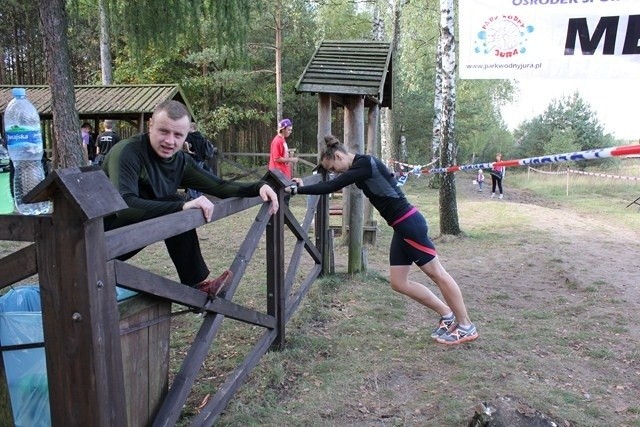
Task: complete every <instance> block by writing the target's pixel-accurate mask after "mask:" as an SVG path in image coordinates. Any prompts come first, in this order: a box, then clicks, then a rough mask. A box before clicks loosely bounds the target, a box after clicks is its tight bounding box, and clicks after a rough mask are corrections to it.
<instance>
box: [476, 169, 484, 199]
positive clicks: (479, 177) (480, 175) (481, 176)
mask: <svg viewBox="0 0 640 427" xmlns="http://www.w3.org/2000/svg"><path fill="white" fill-rule="evenodd" d="M476 181H478V193H482V185H483V184H484V172H482V169H478V175H477V176H476Z"/></svg>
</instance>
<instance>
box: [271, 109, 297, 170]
mask: <svg viewBox="0 0 640 427" xmlns="http://www.w3.org/2000/svg"><path fill="white" fill-rule="evenodd" d="M291 132H293V123H292V122H291V120H290V119H283V120H280V123H278V134H277V135H276V136H275V137H274V138H273V140H272V141H271V149H270V151H269V170H279V171H281V172H282V173H283V174H284V176H286V177H287V178H288V179H291V178H292V177H293V170H292V167H291V166H292V165H294V164H296V163H298V158H297V157H289V147H288V146H287V138H289V137H290V136H291Z"/></svg>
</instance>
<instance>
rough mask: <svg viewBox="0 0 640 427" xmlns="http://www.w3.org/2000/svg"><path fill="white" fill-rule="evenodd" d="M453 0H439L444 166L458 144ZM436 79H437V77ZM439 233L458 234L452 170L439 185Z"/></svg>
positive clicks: (452, 161)
mask: <svg viewBox="0 0 640 427" xmlns="http://www.w3.org/2000/svg"><path fill="white" fill-rule="evenodd" d="M454 16H455V13H454V0H440V39H439V42H438V58H440V63H439V68H441V70H439V71H440V72H439V73H438V74H440V75H441V81H442V88H441V93H438V92H436V98H437V97H438V96H440V97H441V99H442V111H441V115H440V120H439V124H440V147H439V152H440V163H441V164H442V165H444V166H452V165H455V164H456V151H457V144H456V139H455V118H456V80H455V78H456V66H457V64H456V42H455V33H454ZM436 81H437V79H436ZM439 197H440V206H439V208H440V233H441V234H453V235H459V234H460V225H459V221H458V207H457V201H456V180H455V174H454V173H445V174H444V175H443V176H442V183H441V186H440V193H439Z"/></svg>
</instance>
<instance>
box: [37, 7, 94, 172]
mask: <svg viewBox="0 0 640 427" xmlns="http://www.w3.org/2000/svg"><path fill="white" fill-rule="evenodd" d="M38 14H39V16H40V26H41V28H42V38H43V41H44V51H45V58H46V62H47V69H48V70H49V86H50V87H51V99H52V110H53V134H54V141H53V145H52V146H53V151H54V168H58V167H60V168H69V167H74V166H82V165H85V164H87V159H86V158H84V155H83V150H82V139H81V137H80V125H79V123H78V122H79V119H78V112H77V110H76V96H75V92H74V87H73V77H72V74H71V61H70V58H69V44H68V41H67V22H66V21H67V19H66V12H65V1H64V0H39V1H38Z"/></svg>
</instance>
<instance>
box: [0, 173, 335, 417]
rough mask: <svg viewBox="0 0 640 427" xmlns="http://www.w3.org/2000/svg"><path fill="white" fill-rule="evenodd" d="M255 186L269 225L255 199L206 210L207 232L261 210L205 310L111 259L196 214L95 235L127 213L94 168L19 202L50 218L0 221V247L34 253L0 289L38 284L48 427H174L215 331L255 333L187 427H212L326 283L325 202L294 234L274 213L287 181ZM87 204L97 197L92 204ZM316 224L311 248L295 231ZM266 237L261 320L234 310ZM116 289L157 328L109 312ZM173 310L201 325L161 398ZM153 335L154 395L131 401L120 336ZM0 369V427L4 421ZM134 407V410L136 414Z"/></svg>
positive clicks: (6, 263) (52, 181)
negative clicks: (290, 245)
mask: <svg viewBox="0 0 640 427" xmlns="http://www.w3.org/2000/svg"><path fill="white" fill-rule="evenodd" d="M265 179H266V180H267V182H269V184H270V185H272V186H273V187H274V188H275V189H276V191H277V194H278V198H279V201H280V207H281V209H280V210H279V211H278V212H277V213H276V214H275V215H269V213H268V206H267V205H266V204H264V203H263V202H262V200H261V199H260V198H258V197H256V198H250V199H248V198H243V199H227V200H224V201H222V202H220V203H217V204H216V208H215V210H214V213H213V221H217V220H220V219H222V218H226V217H229V216H231V215H234V214H236V213H239V212H242V211H245V210H246V209H249V208H252V207H254V206H258V205H260V204H262V206H261V208H260V209H259V211H258V213H257V215H256V217H255V221H253V223H252V225H251V227H250V228H249V230H248V232H247V235H246V236H245V238H244V241H243V242H242V243H241V245H240V248H239V250H238V252H237V254H236V256H235V258H234V260H233V262H232V263H231V266H230V267H229V268H230V270H231V271H233V273H234V275H233V279H232V283H231V286H230V288H229V289H228V291H227V292H226V295H225V297H224V298H217V299H214V300H210V299H208V296H207V295H206V294H205V293H204V292H201V291H199V290H196V289H194V288H190V287H187V286H184V285H182V284H180V283H178V282H175V281H173V280H170V279H167V278H165V277H162V276H159V275H157V274H153V273H151V272H149V271H146V270H144V269H141V268H138V267H135V266H133V265H130V264H128V263H126V262H122V261H119V260H117V259H116V258H117V257H118V256H120V255H122V254H125V253H128V252H130V251H133V250H136V249H140V248H143V247H145V246H148V245H150V244H152V243H155V242H159V241H161V240H164V239H167V238H169V237H172V236H175V235H177V234H180V233H183V232H185V231H188V230H191V229H194V228H197V227H200V226H203V225H204V224H205V220H204V218H203V216H202V213H201V212H200V210H187V211H183V212H179V213H175V214H171V215H166V216H163V217H161V218H155V219H151V220H148V221H144V222H141V223H139V224H134V225H130V226H126V227H122V228H119V229H115V230H111V231H108V232H105V231H104V228H103V217H104V216H106V215H109V214H111V213H113V212H116V211H118V210H120V209H123V208H125V207H126V205H125V203H124V201H123V200H122V198H121V197H120V195H119V194H118V192H117V191H116V189H115V188H114V187H113V186H112V185H111V183H110V182H109V180H108V178H107V177H106V175H105V174H104V173H103V172H102V170H100V169H99V168H97V167H83V168H69V169H60V170H56V171H54V172H52V173H51V174H49V176H48V177H47V178H46V179H45V180H44V181H43V182H42V183H40V184H39V185H38V186H37V187H36V188H35V189H34V190H33V191H32V192H30V193H29V195H27V197H26V200H29V201H33V202H35V201H41V200H46V199H49V198H51V199H53V204H54V211H53V214H51V215H44V216H21V215H0V240H9V241H16V242H34V243H32V244H31V245H28V246H25V247H23V248H22V249H19V250H16V251H15V252H13V253H11V254H9V255H7V256H5V257H3V258H2V259H0V271H3V274H2V276H0V289H2V288H5V287H7V286H10V285H12V284H14V283H16V282H19V281H21V280H24V279H26V278H28V277H30V276H32V275H34V274H37V275H38V279H39V285H40V294H41V302H42V319H43V329H44V340H45V343H44V347H45V354H46V364H47V379H48V387H49V402H50V408H51V420H52V424H53V426H65V427H66V426H88V425H92V426H127V425H128V426H131V427H133V426H146V425H152V426H172V425H174V424H175V423H176V422H177V420H178V418H179V417H180V413H181V410H182V408H183V406H184V405H185V402H186V400H187V398H188V396H189V393H190V391H191V389H192V387H193V384H194V382H195V379H196V376H197V374H198V371H199V370H200V368H201V367H202V365H203V362H204V360H205V358H206V357H207V353H208V351H209V349H210V348H211V346H212V345H213V342H214V340H215V338H216V335H217V333H218V331H219V329H220V327H221V325H222V322H223V320H224V319H225V318H227V317H228V318H231V319H234V320H237V321H241V322H245V323H247V324H251V325H255V326H258V327H261V328H264V332H263V333H262V335H260V336H259V337H258V339H257V341H256V342H255V344H254V345H253V348H252V349H251V351H250V352H249V353H248V354H247V355H246V357H245V359H244V360H243V361H242V362H241V363H240V364H239V365H238V366H237V368H236V369H235V370H234V371H233V372H232V373H231V374H230V375H229V376H228V377H227V379H226V381H225V382H224V383H223V384H222V386H221V387H220V388H219V389H218V390H217V392H216V394H215V395H214V396H213V398H212V399H210V401H209V403H208V404H206V405H205V406H204V407H203V408H201V412H200V413H199V414H198V415H197V416H196V417H195V419H194V420H192V425H194V426H205V425H212V424H213V423H214V422H215V420H216V419H217V418H218V417H219V415H220V414H221V412H222V411H223V410H224V408H225V407H226V405H227V404H228V402H229V401H230V399H231V398H232V396H233V394H234V393H235V392H236V390H237V389H238V388H239V387H240V385H241V384H242V383H243V382H244V381H245V379H246V377H247V375H248V374H249V373H250V372H251V370H252V369H253V368H254V367H255V366H256V365H257V364H258V362H259V360H260V358H261V357H262V355H264V354H265V352H267V351H268V350H269V349H280V348H282V347H283V345H284V343H285V325H286V323H287V321H288V320H289V318H290V317H291V315H292V314H293V313H294V311H295V310H296V308H297V307H298V306H299V304H300V302H301V301H302V299H303V298H304V296H305V295H306V293H307V292H308V290H309V288H310V286H311V285H312V284H313V282H314V281H315V280H316V278H317V277H318V276H320V275H321V274H323V272H327V271H328V266H327V265H326V264H327V259H328V253H330V250H328V249H329V248H328V246H327V245H328V244H329V242H330V237H329V234H328V233H329V231H328V230H329V227H328V221H329V219H328V218H329V217H328V203H327V198H326V196H314V197H313V198H312V202H313V203H311V206H312V207H311V208H310V209H309V210H308V211H307V213H306V215H305V218H304V219H303V221H302V225H300V221H299V220H298V219H297V218H296V217H295V216H294V215H293V214H292V213H291V211H290V210H289V208H288V206H287V205H286V204H285V203H284V186H285V185H286V179H284V177H283V176H282V175H281V174H280V173H279V172H275V173H274V172H269V173H268V174H267V175H266V176H265ZM322 179H326V176H325V177H323V176H322V175H319V174H318V175H313V176H311V177H308V178H307V179H306V180H305V181H307V182H308V183H312V182H318V181H320V180H322ZM97 194H99V195H100V196H99V197H96V195H97ZM314 218H315V227H316V228H315V230H316V232H315V234H314V236H315V241H311V239H310V238H309V234H308V233H307V232H306V231H305V230H307V228H308V227H309V225H310V224H311V222H312V220H313V219H314ZM287 230H288V231H289V232H290V233H291V234H292V235H293V236H294V237H295V244H294V249H293V251H292V254H291V258H290V259H289V260H288V269H287V270H286V271H285V259H284V258H285V255H284V248H285V247H284V245H285V243H284V242H285V239H284V236H285V232H286V231H287ZM265 233H266V257H267V271H266V288H267V291H266V297H265V303H266V304H265V305H266V309H265V310H264V311H259V310H255V309H252V308H248V307H244V306H242V305H239V304H236V303H234V302H233V301H232V299H233V295H234V294H235V292H236V290H237V288H238V286H239V285H240V283H241V282H242V279H243V275H244V273H245V271H246V269H247V266H248V264H249V262H250V260H251V258H252V256H253V255H254V253H255V251H256V249H257V247H258V243H259V241H260V239H261V238H262V236H263V235H265ZM305 254H307V255H308V256H309V257H310V258H311V260H312V261H313V266H312V267H311V269H310V271H309V272H308V273H307V275H306V277H305V278H304V279H303V280H302V282H301V283H300V286H298V287H297V289H296V291H295V292H292V289H293V284H294V278H295V277H296V271H297V270H298V267H299V265H300V260H301V257H302V256H303V255H305ZM116 286H119V287H122V288H126V289H130V290H133V291H136V292H139V293H141V295H140V296H139V297H140V298H142V299H143V300H144V301H145V302H144V304H142V305H144V306H145V307H151V308H150V309H149V310H151V311H149V313H153V316H155V318H151V317H153V316H150V317H145V316H147V314H144V315H143V316H141V318H140V319H143V318H144V320H140V319H137V318H136V320H135V321H132V319H126V321H125V319H123V313H124V312H125V311H124V310H123V309H122V307H119V306H118V303H117V298H116ZM136 298H138V297H136ZM173 303H175V304H180V305H182V306H185V307H186V308H187V309H188V310H198V311H202V312H203V313H205V314H206V315H205V316H203V320H202V325H201V326H200V329H199V330H198V332H197V335H196V337H195V340H194V342H193V345H192V346H191V348H190V349H189V351H188V353H187V355H186V357H185V359H184V360H183V363H182V366H181V368H180V370H179V372H178V373H177V374H176V376H175V378H174V380H173V382H172V384H171V387H170V388H168V337H166V341H165V338H163V336H162V335H163V334H168V333H169V327H168V322H169V321H170V317H171V313H170V306H171V304H173ZM123 325H124V326H123ZM154 325H155V326H158V328H156V329H154V330H153V331H151V330H149V331H148V332H145V333H146V334H147V335H145V336H146V337H148V339H149V341H150V347H154V348H155V347H158V348H161V349H162V353H161V354H157V355H151V354H148V355H147V359H148V361H149V366H152V368H150V370H149V375H152V374H153V371H154V369H157V370H159V371H161V376H162V378H159V379H158V380H157V381H155V382H154V381H150V380H149V381H147V382H149V383H153V387H152V386H151V385H149V386H148V388H147V389H146V390H144V391H140V390H139V388H140V384H139V383H144V385H145V386H147V384H146V382H145V381H144V379H142V380H141V381H137V382H136V381H135V380H134V379H131V378H128V377H127V378H125V377H126V376H128V375H132V376H135V375H140V372H139V370H137V367H136V366H132V365H131V364H132V363H134V362H135V360H130V359H135V358H136V357H135V356H132V354H131V353H132V352H134V350H135V349H131V348H125V344H124V343H125V340H124V335H125V334H126V333H130V332H135V331H140V330H143V329H144V328H148V327H152V326H154ZM121 335H123V337H122V338H121ZM154 340H157V341H158V342H155V343H154V342H153V341H154ZM132 342H133V343H134V344H132ZM135 342H136V339H135V338H130V339H129V340H128V341H127V344H126V345H127V346H129V345H135ZM137 351H138V353H139V352H140V349H137ZM145 351H146V350H145ZM134 353H135V352H134ZM123 355H128V356H129V357H123ZM152 356H153V357H152ZM152 359H153V360H152ZM152 362H153V363H152ZM2 368H3V365H2V364H0V417H1V416H2V415H3V414H4V415H6V414H11V402H10V399H9V397H8V396H9V394H8V386H7V383H6V377H5V372H4V370H3V369H2ZM129 373H131V374H129ZM140 407H143V409H140V410H139V409H138V408H140ZM140 411H141V412H142V413H139V412H140ZM2 419H3V420H4V421H6V423H5V424H3V425H13V423H12V421H11V420H12V419H13V418H12V417H2ZM4 421H3V422H4Z"/></svg>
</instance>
